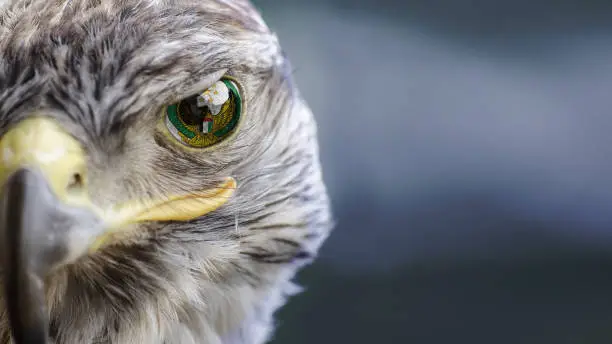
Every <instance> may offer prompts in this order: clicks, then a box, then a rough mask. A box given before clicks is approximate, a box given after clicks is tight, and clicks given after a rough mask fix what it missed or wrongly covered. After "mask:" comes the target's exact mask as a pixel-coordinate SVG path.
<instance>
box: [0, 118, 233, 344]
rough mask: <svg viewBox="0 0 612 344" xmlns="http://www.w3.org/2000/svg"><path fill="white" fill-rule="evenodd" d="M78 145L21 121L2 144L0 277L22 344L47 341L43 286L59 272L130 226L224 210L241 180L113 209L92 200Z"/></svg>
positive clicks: (49, 124) (52, 129)
mask: <svg viewBox="0 0 612 344" xmlns="http://www.w3.org/2000/svg"><path fill="white" fill-rule="evenodd" d="M86 169H87V168H86V158H85V154H84V152H83V149H82V147H81V145H80V144H79V143H78V141H77V140H76V139H75V138H74V137H72V136H70V135H69V134H67V133H66V132H64V131H63V130H62V129H61V128H60V127H59V126H58V125H57V124H56V123H55V122H53V121H52V120H51V119H48V118H44V117H34V118H30V119H26V120H24V121H22V122H20V123H18V124H17V125H16V126H15V127H13V128H12V129H11V130H10V131H8V132H7V133H6V134H4V136H3V137H2V138H1V139H0V185H1V186H2V189H1V195H0V202H1V203H0V271H2V272H3V274H4V275H3V280H4V287H5V290H4V292H5V293H6V295H5V298H4V299H5V302H6V307H7V310H8V314H9V321H10V324H11V330H12V334H13V339H14V342H15V343H16V344H21V343H40V344H44V343H47V337H48V312H47V309H46V300H45V286H44V280H45V277H47V276H48V275H49V274H50V273H51V272H52V271H53V270H54V269H56V268H57V267H60V266H62V265H65V264H68V263H70V262H73V261H74V260H76V259H78V258H79V257H81V256H83V255H85V254H86V253H88V252H92V251H95V250H97V249H99V248H100V247H101V246H103V245H105V244H107V243H108V242H109V239H110V238H112V237H113V234H115V233H117V232H120V231H121V230H122V228H125V226H126V225H128V224H131V223H138V222H144V221H187V220H191V219H194V218H197V217H200V216H202V215H204V214H206V213H208V212H211V211H213V210H215V209H217V208H218V207H220V206H221V205H223V204H224V203H225V202H226V201H227V200H228V199H229V198H230V197H231V195H232V194H233V191H234V190H235V187H236V182H235V180H234V179H233V178H231V177H228V178H227V179H226V180H225V182H223V183H222V184H221V185H219V186H218V187H216V188H214V189H211V190H204V191H197V190H196V191H194V193H193V194H188V195H172V196H169V197H164V198H163V199H157V200H132V201H128V202H125V203H124V204H116V205H114V206H112V207H111V208H109V209H102V208H100V207H98V206H96V205H95V204H94V203H93V202H92V201H91V200H90V198H89V192H88V189H87V185H88V182H87V181H88V179H87V178H88V177H87V170H86Z"/></svg>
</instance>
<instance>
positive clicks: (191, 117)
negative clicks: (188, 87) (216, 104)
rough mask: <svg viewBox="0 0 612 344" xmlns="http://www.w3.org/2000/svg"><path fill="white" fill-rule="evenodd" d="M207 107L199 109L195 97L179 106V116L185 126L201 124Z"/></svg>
mask: <svg viewBox="0 0 612 344" xmlns="http://www.w3.org/2000/svg"><path fill="white" fill-rule="evenodd" d="M207 112H208V107H206V106H204V107H201V108H199V107H198V101H197V97H189V98H187V99H185V100H183V101H181V103H180V104H179V115H180V116H181V119H182V120H183V122H185V124H189V125H196V124H200V123H202V120H203V119H204V117H206V113H207Z"/></svg>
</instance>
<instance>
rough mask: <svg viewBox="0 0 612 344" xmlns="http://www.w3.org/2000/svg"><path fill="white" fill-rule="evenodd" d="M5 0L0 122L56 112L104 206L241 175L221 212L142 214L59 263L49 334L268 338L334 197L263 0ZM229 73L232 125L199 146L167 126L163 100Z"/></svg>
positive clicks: (0, 327)
mask: <svg viewBox="0 0 612 344" xmlns="http://www.w3.org/2000/svg"><path fill="white" fill-rule="evenodd" d="M0 4H2V5H1V6H2V7H1V9H0V134H2V133H4V132H5V131H6V130H7V128H8V127H9V126H10V125H11V124H13V123H16V122H18V121H20V120H22V119H24V118H26V117H27V116H30V115H31V114H32V112H33V111H43V112H44V113H46V114H48V115H49V116H53V117H54V118H55V119H56V120H57V121H58V122H59V123H61V124H62V126H63V127H64V128H66V130H68V131H70V132H71V133H72V134H73V135H74V136H75V137H77V138H78V139H79V140H80V141H81V143H82V144H83V146H84V148H85V150H86V151H87V154H88V159H89V161H88V165H89V166H88V171H89V174H90V175H89V179H90V192H91V197H92V199H94V200H96V203H98V205H100V206H107V205H109V204H114V203H116V202H120V201H124V200H127V199H133V198H141V197H150V196H155V195H163V194H169V193H176V192H188V191H189V190H196V189H198V190H200V189H204V188H207V187H211V186H213V185H215V184H216V183H217V182H218V181H219V180H221V179H222V178H224V177H226V176H233V177H234V178H236V180H237V181H238V185H239V186H238V190H237V192H236V194H235V196H234V197H233V198H232V199H231V200H230V201H229V202H228V203H227V204H226V205H225V206H223V207H222V208H220V209H219V210H217V211H215V212H213V213H210V214H208V215H206V216H204V217H202V218H199V219H196V220H193V221H190V222H184V223H181V222H176V223H147V224H143V225H139V226H135V227H134V228H130V230H129V232H128V233H129V234H126V236H125V237H124V238H122V240H121V241H120V242H118V243H117V244H116V245H112V246H109V247H106V248H104V249H103V250H102V251H100V252H98V253H96V254H93V255H91V256H88V257H84V258H83V259H80V260H79V261H77V262H76V263H75V264H73V265H70V266H67V267H65V268H62V269H61V270H59V271H57V272H56V273H54V275H52V276H50V277H49V279H48V283H47V285H48V290H47V296H48V305H49V310H50V315H51V328H50V332H51V335H52V338H53V340H54V342H55V343H58V344H59V343H117V344H123V343H130V344H139V343H143V344H154V343H160V344H162V343H164V344H174V343H177V344H178V343H181V344H185V343H207V344H261V343H265V342H266V341H267V340H268V339H269V338H270V336H271V334H272V331H273V329H274V321H273V314H274V312H275V311H276V310H277V309H278V308H279V307H280V306H282V305H283V304H284V303H285V301H286V298H287V297H289V296H291V295H293V294H295V293H296V292H298V291H299V288H297V287H296V286H295V285H294V284H293V283H292V282H291V280H292V278H293V277H294V274H295V273H296V272H297V271H298V270H299V268H301V267H302V266H304V264H307V263H309V262H311V261H312V260H313V259H314V257H315V256H316V254H317V251H318V249H319V247H320V245H321V244H322V243H323V241H324V240H325V239H326V238H327V236H328V234H329V231H330V229H331V213H330V206H329V201H328V198H327V193H326V190H325V186H324V184H323V180H322V175H321V169H320V165H319V157H318V147H317V134H316V124H315V122H314V119H313V116H312V114H311V112H310V110H309V108H308V106H307V105H306V103H305V102H304V101H303V99H301V98H300V96H299V93H298V91H297V89H296V88H295V86H294V83H293V82H292V80H291V71H290V69H289V68H290V67H289V64H288V61H287V60H286V57H285V56H284V55H283V53H282V50H281V48H280V46H279V43H278V40H277V38H276V36H275V35H274V34H273V33H272V32H270V30H269V29H268V28H267V27H266V25H265V24H264V22H263V21H262V19H261V17H260V16H259V14H258V13H257V11H256V10H255V9H254V8H253V7H252V5H251V4H250V3H249V2H247V1H244V0H116V1H110V0H67V1H65V0H61V1H59V0H51V1H49V0H14V1H10V0H5V1H2V2H0ZM223 74H226V75H231V76H233V77H234V78H236V79H237V80H238V81H239V83H240V85H241V87H242V90H243V93H244V94H243V97H244V99H246V101H245V112H244V113H245V115H244V119H243V123H241V128H240V130H239V131H238V133H237V135H235V136H234V137H233V138H232V139H231V140H230V141H229V142H227V144H223V145H220V146H219V147H216V148H215V149H213V150H206V151H194V150H186V149H184V148H182V147H181V146H180V145H177V144H175V143H174V142H170V141H169V140H168V139H167V138H166V137H165V136H164V135H161V134H160V133H159V130H158V128H157V127H156V124H157V122H158V120H159V118H160V116H161V108H162V106H163V105H164V104H167V103H168V102H169V101H172V100H178V99H181V98H182V97H185V96H188V95H190V94H192V93H193V92H194V91H197V90H203V89H205V88H206V87H208V86H209V85H210V83H211V82H213V81H214V77H218V76H219V75H223ZM1 304H2V301H1V300H0V305H1ZM0 343H10V331H9V328H8V324H7V316H6V312H5V311H4V310H3V308H2V307H0Z"/></svg>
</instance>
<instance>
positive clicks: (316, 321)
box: [256, 0, 612, 344]
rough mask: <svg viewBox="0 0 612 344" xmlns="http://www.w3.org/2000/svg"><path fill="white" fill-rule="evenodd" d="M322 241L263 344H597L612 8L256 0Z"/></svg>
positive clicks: (606, 258)
mask: <svg viewBox="0 0 612 344" xmlns="http://www.w3.org/2000/svg"><path fill="white" fill-rule="evenodd" d="M256 4H257V5H258V6H259V8H260V9H261V10H262V11H263V14H264V18H265V19H266V20H267V22H268V23H269V25H270V26H271V27H272V28H273V29H274V30H275V31H276V32H277V33H278V35H279V38H280V40H281V43H282V45H283V47H284V48H285V50H286V51H287V53H288V55H289V56H290V58H291V60H292V62H293V65H294V67H295V77H296V79H297V82H298V85H299V86H300V88H301V91H302V93H303V95H304V96H305V98H306V99H307V100H308V101H309V103H310V105H311V107H312V108H313V110H314V112H315V115H316V116H317V118H318V121H319V127H320V129H319V131H320V142H321V151H322V160H323V164H324V168H325V171H324V172H325V179H326V181H327V183H328V186H329V190H330V192H331V195H332V198H333V203H334V208H335V214H336V218H337V221H338V226H337V228H336V230H335V232H334V233H333V234H332V236H331V237H330V239H329V241H328V242H327V243H326V245H325V246H324V247H323V249H322V251H321V256H320V259H319V260H318V261H317V262H316V263H315V264H314V265H312V266H310V267H309V268H307V269H306V270H304V271H303V273H301V274H300V275H299V277H298V280H299V282H300V283H301V284H302V285H304V286H305V287H306V288H307V289H306V292H305V293H304V294H301V295H300V296H297V297H295V298H293V299H292V300H291V302H290V303H289V305H288V306H287V307H286V308H285V309H283V310H282V311H281V312H280V313H279V319H278V325H279V331H278V333H277V336H276V340H275V342H274V343H275V344H281V343H291V344H302V343H308V344H311V343H322V344H326V343H353V344H359V343H411V344H412V343H414V344H420V343H424V344H428V343H470V344H477V343H483V344H504V343H509V344H510V343H512V344H516V343H520V344H523V343H525V344H531V343H533V344H548V343H551V344H565V343H567V344H587V343H588V344H590V343H612V226H611V224H612V212H611V211H610V209H612V207H611V206H612V183H611V181H612V173H611V172H612V159H610V158H611V156H612V145H611V144H610V143H611V142H610V141H612V138H611V137H610V134H609V133H610V131H611V128H612V116H611V115H610V111H611V110H610V109H611V108H612V107H611V105H612V95H611V94H610V86H612V44H611V43H612V3H611V2H606V1H584V0H583V1H579V0H575V1H563V0H556V1H553V0H534V1H527V0H518V1H517V0H514V1H511V0H489V1H483V0H481V1H478V0H473V1H468V0H427V1H414V0H413V1H392V0H378V1H349V0H335V1H334V0H330V1H323V0H318V1H317V0H309V1H304V0H302V1H298V0H295V1H291V0H282V1H280V0H260V1H256Z"/></svg>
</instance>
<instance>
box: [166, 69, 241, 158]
mask: <svg viewBox="0 0 612 344" xmlns="http://www.w3.org/2000/svg"><path fill="white" fill-rule="evenodd" d="M241 112H242V97H241V96H240V91H239V88H238V85H237V84H236V83H235V82H234V81H233V80H230V79H228V78H223V79H221V80H219V81H217V82H216V83H215V84H214V85H212V86H211V87H210V88H208V89H207V90H205V91H204V92H202V93H199V94H195V95H193V96H190V97H188V98H185V99H183V100H181V101H179V102H178V103H175V104H172V105H170V106H168V107H166V110H165V121H166V126H167V127H168V131H169V132H170V133H171V134H172V136H173V137H174V138H176V139H177V140H179V141H180V142H182V143H183V144H185V145H187V146H190V147H196V148H205V147H210V146H212V145H214V144H217V143H219V142H221V141H223V140H225V139H226V138H228V137H229V136H231V135H232V134H233V133H234V132H235V131H236V128H237V126H238V122H239V121H240V116H241Z"/></svg>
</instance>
